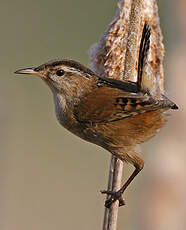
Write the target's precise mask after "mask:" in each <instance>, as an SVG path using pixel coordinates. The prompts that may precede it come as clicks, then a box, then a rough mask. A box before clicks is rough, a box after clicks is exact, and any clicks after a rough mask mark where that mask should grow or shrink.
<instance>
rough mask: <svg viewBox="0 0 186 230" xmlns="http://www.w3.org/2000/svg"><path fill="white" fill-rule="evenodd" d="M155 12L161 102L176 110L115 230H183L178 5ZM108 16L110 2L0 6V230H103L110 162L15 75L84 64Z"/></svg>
mask: <svg viewBox="0 0 186 230" xmlns="http://www.w3.org/2000/svg"><path fill="white" fill-rule="evenodd" d="M160 3H161V4H160V6H161V7H160V13H161V23H162V29H163V34H164V41H165V45H166V59H165V73H166V74H165V77H166V79H165V80H166V89H167V95H168V96H169V97H170V98H171V99H172V100H173V101H175V102H177V104H178V106H179V107H180V110H179V111H178V112H172V113H171V114H172V116H171V117H170V118H169V123H168V124H167V125H166V127H164V129H163V130H162V131H161V133H160V134H159V135H158V136H157V137H155V138H153V139H152V140H151V141H150V142H148V143H147V144H145V145H144V146H143V152H144V153H145V154H144V159H145V161H146V165H145V168H144V170H143V172H142V173H141V174H140V175H139V176H138V178H137V179H136V181H135V182H134V183H133V184H132V185H131V187H130V188H129V189H128V191H127V193H126V194H125V198H126V201H127V205H126V206H125V207H122V208H121V209H120V216H119V226H118V229H127V230H134V229H140V230H142V229H143V230H149V229H151V230H167V229H169V230H182V229H183V230H185V228H186V221H185V215H186V201H185V192H186V191H185V190H186V181H185V175H186V167H185V161H186V144H185V138H186V131H185V130H186V122H185V115H186V110H185V98H186V90H185V86H186V76H185V68H186V23H185V21H186V17H185V12H186V3H185V1H184V0H178V1H173V0H166V1H165V0H164V1H161V2H160ZM115 9H116V1H114V0H112V1H107V0H102V1H100V0H94V1H90V0H78V1H75V0H74V1H69V0H55V1H49V0H45V1H44V0H40V1H36V0H33V1H23V0H14V1H10V0H6V1H5V0H2V1H1V7H0V25H1V27H0V28H1V29H0V31H1V33H0V41H1V42H0V66H1V84H0V106H1V107H0V108H1V112H0V123H1V126H0V127H1V129H0V130H1V132H0V230H58V229H79V230H80V229H81V230H87V229H89V230H93V229H94V230H95V229H101V225H102V218H103V210H104V209H103V202H104V197H103V196H102V195H101V194H100V193H99V190H101V189H104V188H106V184H107V174H108V165H109V159H110V155H109V154H108V153H105V151H104V150H103V149H101V148H99V147H97V146H94V145H92V144H89V143H85V142H84V141H82V140H80V139H79V138H77V137H75V136H73V135H72V134H70V133H69V132H67V131H66V130H64V129H63V128H61V127H60V126H59V124H58V123H57V121H56V118H55V115H54V110H53V101H52V97H51V93H50V92H49V90H48V89H47V87H46V86H45V85H44V84H43V82H42V81H40V80H39V79H37V78H34V77H30V76H15V75H14V74H13V72H14V71H15V70H16V69H18V68H22V67H31V66H35V65H39V64H42V63H43V62H45V61H47V60H50V59H53V58H60V57H61V58H72V59H75V60H78V61H80V62H81V63H83V64H85V65H88V61H89V58H88V54H87V53H88V49H89V47H90V46H91V45H92V44H93V43H95V42H97V41H98V40H99V37H100V35H101V33H102V32H103V31H104V29H105V28H106V26H107V24H108V23H109V22H110V21H111V19H112V17H113V15H114V14H115ZM129 168H130V167H128V166H125V168H124V171H125V176H127V175H128V173H129V172H131V168H130V169H129ZM124 226H125V227H124Z"/></svg>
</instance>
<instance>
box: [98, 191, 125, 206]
mask: <svg viewBox="0 0 186 230" xmlns="http://www.w3.org/2000/svg"><path fill="white" fill-rule="evenodd" d="M101 193H102V194H107V195H110V198H108V199H107V200H106V201H105V207H106V208H110V206H111V204H112V203H113V202H115V201H116V200H118V201H119V206H123V205H125V200H124V199H123V197H122V194H123V193H122V192H121V191H120V190H119V191H117V192H113V191H107V190H102V191H101Z"/></svg>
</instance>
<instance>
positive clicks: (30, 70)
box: [15, 68, 38, 75]
mask: <svg viewBox="0 0 186 230" xmlns="http://www.w3.org/2000/svg"><path fill="white" fill-rule="evenodd" d="M15 73H16V74H35V75H38V72H37V71H36V70H35V68H25V69H19V70H17V71H15Z"/></svg>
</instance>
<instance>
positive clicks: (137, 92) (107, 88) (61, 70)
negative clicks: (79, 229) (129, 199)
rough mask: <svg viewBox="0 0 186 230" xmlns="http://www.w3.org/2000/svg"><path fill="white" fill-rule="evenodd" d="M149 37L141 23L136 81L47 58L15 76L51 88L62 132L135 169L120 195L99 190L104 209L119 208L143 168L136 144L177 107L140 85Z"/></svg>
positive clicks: (119, 191) (159, 125)
mask: <svg viewBox="0 0 186 230" xmlns="http://www.w3.org/2000/svg"><path fill="white" fill-rule="evenodd" d="M150 34H151V27H150V25H149V24H148V22H145V24H144V27H143V32H142V37H141V43H140V50H139V57H138V71H137V81H136V82H132V81H127V80H122V81H121V80H117V79H114V78H107V77H103V76H99V75H97V74H96V73H94V72H93V71H92V70H90V69H89V68H87V67H85V66H83V65H82V64H80V63H79V62H77V61H73V60H68V59H56V60H51V61H49V62H46V63H44V64H42V65H40V66H38V67H31V68H24V69H19V70H17V71H16V72H15V73H16V74H29V75H30V74H31V75H36V76H38V77H39V78H40V79H42V80H43V81H44V82H45V83H46V84H47V85H48V86H49V88H50V90H51V92H52V94H53V100H54V105H55V113H56V117H57V119H58V121H59V123H60V124H61V125H62V126H63V127H64V128H66V129H67V130H69V131H70V132H72V133H73V134H75V135H76V136H79V137H80V138H82V139H84V140H86V141H88V142H91V143H94V144H96V145H98V146H101V147H102V148H104V149H106V150H107V151H108V152H110V153H111V154H113V155H114V156H115V157H117V158H118V159H120V160H122V161H123V162H126V163H130V164H132V165H133V166H134V171H133V173H132V174H131V175H130V177H129V178H128V180H127V181H126V182H125V183H124V185H123V186H122V187H121V188H120V189H119V190H118V191H114V192H113V191H106V190H103V191H102V193H103V194H107V195H109V198H108V199H107V200H106V201H105V206H106V207H107V208H110V206H111V204H112V203H113V202H115V201H116V200H119V205H120V206H122V205H124V204H125V201H124V199H123V193H124V191H125V190H126V188H127V187H128V186H129V184H130V183H131V182H132V181H133V179H134V178H135V177H136V176H137V174H138V173H139V172H140V171H141V170H142V169H143V167H144V160H143V159H142V157H141V155H140V154H139V152H138V150H137V147H138V145H139V144H141V143H143V142H146V141H147V140H149V139H150V138H151V137H153V136H154V135H156V133H157V132H158V131H159V129H160V128H161V127H162V126H163V125H164V124H165V121H166V116H165V112H166V111H167V110H169V109H173V110H176V109H178V106H177V105H176V104H175V103H174V102H172V101H171V100H169V99H168V98H167V97H166V96H165V95H163V94H161V95H160V97H159V98H157V97H155V96H153V95H152V94H151V92H150V91H148V90H147V89H146V88H145V87H144V81H143V73H144V66H145V65H146V63H147V61H146V60H147V57H148V52H149V46H150Z"/></svg>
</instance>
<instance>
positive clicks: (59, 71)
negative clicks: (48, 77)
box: [56, 69, 65, 77]
mask: <svg viewBox="0 0 186 230" xmlns="http://www.w3.org/2000/svg"><path fill="white" fill-rule="evenodd" d="M64 73H65V71H64V70H63V69H59V70H57V71H56V75H57V76H59V77H61V76H63V75H64Z"/></svg>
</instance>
